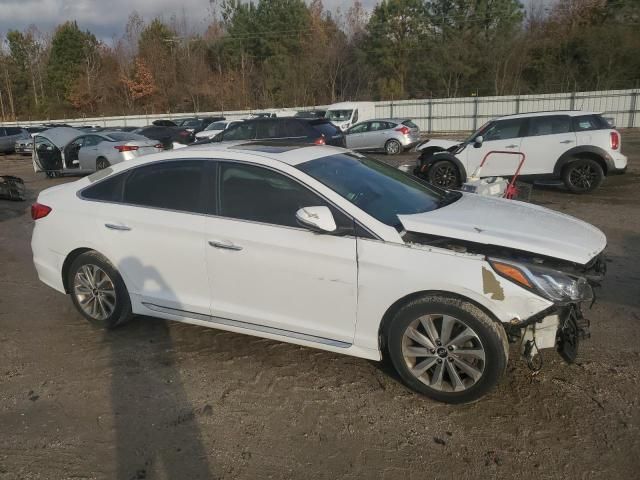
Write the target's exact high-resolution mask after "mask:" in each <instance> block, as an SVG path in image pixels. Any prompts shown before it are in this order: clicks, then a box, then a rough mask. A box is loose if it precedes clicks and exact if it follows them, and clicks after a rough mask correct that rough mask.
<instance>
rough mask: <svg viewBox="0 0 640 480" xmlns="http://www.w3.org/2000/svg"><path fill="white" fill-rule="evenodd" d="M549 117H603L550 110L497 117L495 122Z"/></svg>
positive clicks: (579, 111)
mask: <svg viewBox="0 0 640 480" xmlns="http://www.w3.org/2000/svg"><path fill="white" fill-rule="evenodd" d="M549 115H567V116H569V117H578V116H582V115H602V112H590V111H583V110H548V111H543V112H528V113H516V114H513V115H503V116H501V117H495V118H494V119H493V120H506V119H510V118H530V117H547V116H549Z"/></svg>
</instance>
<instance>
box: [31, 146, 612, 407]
mask: <svg viewBox="0 0 640 480" xmlns="http://www.w3.org/2000/svg"><path fill="white" fill-rule="evenodd" d="M32 216H33V218H34V219H35V228H34V231H33V238H32V249H33V259H34V263H35V266H36V269H37V272H38V276H39V278H40V279H41V280H42V281H43V282H44V283H46V284H47V285H49V286H51V287H52V288H54V289H56V290H58V291H59V292H61V293H66V294H69V295H70V296H71V299H72V301H73V303H74V304H75V306H76V308H77V309H78V311H79V312H80V313H81V314H82V315H83V316H84V317H85V318H86V319H87V320H89V321H90V322H94V323H97V324H101V325H103V326H105V327H107V328H111V327H116V326H119V325H122V324H124V323H125V322H127V320H129V319H130V318H131V316H132V315H134V314H140V315H150V316H155V317H159V318H164V319H169V320H175V321H180V322H186V323H192V324H196V325H201V326H206V327H213V328H219V329H223V330H230V331H233V332H239V333H245V334H250V335H256V336H260V337H265V338H270V339H275V340H280V341H284V342H290V343H295V344H298V345H305V346H308V347H315V348H320V349H324V350H329V351H332V352H337V353H343V354H347V355H353V356H356V357H362V358H367V359H372V360H381V359H382V357H383V356H387V357H388V358H390V360H391V362H392V363H393V365H394V366H395V368H396V369H397V371H398V373H399V375H400V377H401V378H402V379H403V381H404V382H405V383H406V384H407V385H408V386H409V387H411V388H412V389H414V390H416V391H418V392H420V393H423V394H425V395H427V396H430V397H432V398H434V399H437V400H440V401H444V402H451V403H459V402H466V401H471V400H474V399H477V398H479V397H481V396H482V395H484V394H485V393H487V392H488V391H489V390H490V389H491V388H492V387H493V386H494V385H495V384H497V383H498V381H499V380H500V378H501V377H502V375H503V373H504V371H505V368H506V365H507V360H508V342H509V341H514V342H515V341H518V342H521V343H522V345H523V346H524V349H525V351H524V353H525V355H527V358H528V359H529V360H531V358H532V357H533V355H534V354H535V353H537V352H538V350H539V349H543V348H553V347H555V348H557V349H558V350H559V351H560V353H561V355H563V356H564V357H565V358H566V359H567V360H572V359H574V358H575V353H576V346H577V341H578V338H579V336H580V334H581V333H586V328H587V324H586V322H585V321H584V319H583V318H582V315H581V310H580V303H581V302H583V301H590V300H591V299H592V290H591V287H590V284H589V282H588V281H587V279H588V278H590V277H596V276H598V275H600V274H602V269H601V266H602V258H601V252H602V250H603V249H604V247H605V244H606V239H605V236H604V235H603V234H602V233H601V232H600V231H599V230H597V229H596V228H594V227H592V226H591V225H589V224H586V223H584V222H582V221H579V220H577V219H574V218H571V217H569V216H566V215H563V214H560V213H555V212H552V211H550V210H547V209H544V208H542V207H537V206H533V205H528V204H523V203H520V202H515V201H508V200H502V199H491V198H484V197H480V196H474V195H470V194H463V193H459V192H448V191H444V190H440V189H438V188H437V187H431V186H429V185H426V184H424V183H422V182H421V181H420V180H418V179H416V178H415V177H411V176H408V175H406V174H404V173H402V172H400V171H398V170H396V169H394V168H391V167H389V166H387V165H385V164H383V163H380V162H378V161H376V160H373V159H370V158H367V157H365V156H362V155H359V154H354V153H351V152H349V151H347V150H343V149H339V148H333V147H321V146H301V145H295V146H282V145H280V146H274V145H272V144H270V145H269V144H265V145H261V144H257V143H250V144H240V145H234V146H225V147H220V146H212V145H206V144H205V145H199V146H194V147H189V148H185V149H182V150H180V151H174V152H171V151H170V152H164V153H161V154H155V155H149V156H146V157H143V158H140V159H135V160H131V161H128V162H125V163H121V164H118V165H114V166H111V167H109V168H107V169H105V170H102V171H100V172H97V173H95V174H93V175H91V176H89V177H87V178H83V179H81V180H78V181H76V182H73V183H69V184H66V185H59V186H56V187H52V188H50V189H47V190H45V191H43V192H42V193H40V195H39V197H38V200H37V203H36V204H34V205H33V207H32ZM534 347H535V349H534Z"/></svg>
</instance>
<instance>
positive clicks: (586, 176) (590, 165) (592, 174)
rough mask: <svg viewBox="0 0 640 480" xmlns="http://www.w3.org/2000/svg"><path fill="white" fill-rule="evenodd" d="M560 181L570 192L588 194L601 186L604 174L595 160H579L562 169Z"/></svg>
mask: <svg viewBox="0 0 640 480" xmlns="http://www.w3.org/2000/svg"><path fill="white" fill-rule="evenodd" d="M562 180H563V181H564V184H565V185H566V187H567V188H568V189H569V190H570V191H571V192H573V193H588V192H592V191H593V190H595V189H596V188H598V187H599V186H600V185H602V182H603V181H604V172H603V171H602V167H601V166H600V164H599V163H598V162H596V161H595V160H592V159H590V158H580V159H578V160H575V161H573V162H571V163H569V165H567V166H566V167H565V168H564V170H563V171H562Z"/></svg>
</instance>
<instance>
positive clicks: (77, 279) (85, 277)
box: [67, 251, 133, 329]
mask: <svg viewBox="0 0 640 480" xmlns="http://www.w3.org/2000/svg"><path fill="white" fill-rule="evenodd" d="M67 285H68V287H69V291H70V293H71V299H72V301H73V304H74V305H75V307H76V309H77V310H78V311H79V312H80V313H81V314H82V316H83V317H84V318H86V319H87V320H88V321H89V322H90V323H91V324H93V325H96V326H100V327H103V328H107V329H111V328H115V327H117V326H120V325H123V324H124V323H126V322H128V321H129V320H130V319H131V318H132V316H133V315H132V313H131V299H130V297H129V292H128V291H127V287H126V286H125V284H124V281H123V280H122V277H121V276H120V274H119V273H118V271H117V270H116V268H115V267H114V266H113V265H112V264H111V262H109V260H107V259H106V258H105V257H103V256H102V255H100V254H99V253H97V252H95V251H89V252H86V253H83V254H81V255H79V256H78V258H76V259H75V260H74V261H73V263H72V264H71V267H70V268H69V272H68V276H67ZM96 290H97V291H98V292H96ZM96 293H100V294H102V295H100V296H99V297H96ZM91 298H93V300H91Z"/></svg>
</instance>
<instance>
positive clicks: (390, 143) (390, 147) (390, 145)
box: [384, 140, 402, 155]
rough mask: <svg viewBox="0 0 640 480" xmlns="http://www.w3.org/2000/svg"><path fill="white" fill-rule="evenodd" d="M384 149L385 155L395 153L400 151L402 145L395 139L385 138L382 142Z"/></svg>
mask: <svg viewBox="0 0 640 480" xmlns="http://www.w3.org/2000/svg"><path fill="white" fill-rule="evenodd" d="M384 151H385V152H386V153H387V155H397V154H399V153H402V145H401V144H400V142H399V141H397V140H387V143H385V144H384Z"/></svg>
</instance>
